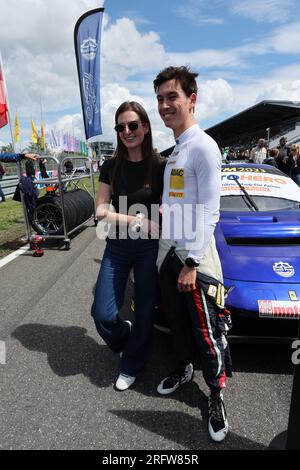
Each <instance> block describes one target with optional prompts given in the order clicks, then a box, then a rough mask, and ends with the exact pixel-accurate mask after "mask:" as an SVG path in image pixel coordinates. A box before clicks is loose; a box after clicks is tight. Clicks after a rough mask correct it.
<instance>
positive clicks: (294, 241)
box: [226, 237, 300, 246]
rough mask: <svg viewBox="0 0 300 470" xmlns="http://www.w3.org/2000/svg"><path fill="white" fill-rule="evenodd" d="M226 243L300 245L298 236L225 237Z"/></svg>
mask: <svg viewBox="0 0 300 470" xmlns="http://www.w3.org/2000/svg"><path fill="white" fill-rule="evenodd" d="M226 242H227V244H228V245H237V246H240V245H243V246H248V245H250V246H254V245H255V246H266V245H268V246H285V245H293V246H297V245H299V246H300V237H290V238H279V237H278V238H276V237H275V238H273V237H272V238H252V237H226Z"/></svg>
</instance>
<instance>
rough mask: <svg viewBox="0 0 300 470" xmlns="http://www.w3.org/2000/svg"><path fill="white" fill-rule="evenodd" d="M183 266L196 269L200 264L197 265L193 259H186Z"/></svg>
mask: <svg viewBox="0 0 300 470" xmlns="http://www.w3.org/2000/svg"><path fill="white" fill-rule="evenodd" d="M184 264H185V265H186V266H187V267H188V268H197V267H198V266H199V264H200V263H197V261H195V260H194V259H193V258H186V259H185V262H184Z"/></svg>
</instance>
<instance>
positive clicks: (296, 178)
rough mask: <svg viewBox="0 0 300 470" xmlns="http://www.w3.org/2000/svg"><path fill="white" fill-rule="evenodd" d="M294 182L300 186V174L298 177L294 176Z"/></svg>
mask: <svg viewBox="0 0 300 470" xmlns="http://www.w3.org/2000/svg"><path fill="white" fill-rule="evenodd" d="M293 180H294V181H295V183H296V184H297V185H298V186H300V174H298V175H294V176H293Z"/></svg>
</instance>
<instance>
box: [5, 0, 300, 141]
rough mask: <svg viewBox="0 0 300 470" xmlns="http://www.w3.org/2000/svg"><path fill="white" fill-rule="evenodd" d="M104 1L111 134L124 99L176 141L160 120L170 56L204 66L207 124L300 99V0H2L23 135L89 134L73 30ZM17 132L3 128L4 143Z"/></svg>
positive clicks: (8, 69)
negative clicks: (161, 83)
mask: <svg viewBox="0 0 300 470" xmlns="http://www.w3.org/2000/svg"><path fill="white" fill-rule="evenodd" d="M101 6H104V8H105V17H104V22H103V30H102V43H101V114H102V127H103V135H102V140H112V141H115V135H114V131H113V123H114V113H115V110H116V108H117V107H118V106H119V104H120V103H121V102H122V101H125V100H136V101H139V102H141V103H142V104H143V105H144V106H145V107H146V109H147V111H148V113H149V116H150V119H151V123H152V127H153V136H154V143H155V146H156V147H158V149H160V150H162V149H164V148H165V147H167V146H169V145H171V144H172V143H173V138H172V134H171V131H170V130H168V129H166V128H165V127H164V126H163V124H162V123H161V121H160V118H159V116H158V114H157V110H156V99H155V95H154V92H153V85H152V81H153V79H154V77H155V76H156V74H157V73H158V72H159V71H160V70H161V69H162V68H164V67H165V66H167V65H189V66H190V67H191V68H192V69H193V70H194V71H196V72H198V73H199V77H198V85H199V95H198V102H197V108H196V117H197V120H198V122H199V124H200V126H201V127H202V128H204V129H205V128H208V127H210V126H211V125H213V124H216V123H218V122H220V121H222V120H223V119H225V118H227V117H229V116H231V115H233V114H235V113H237V112H239V111H241V110H243V109H245V108H247V107H249V106H253V105H254V104H255V103H257V102H259V101H261V100H264V99H272V100H294V101H300V61H299V52H300V41H299V31H300V20H299V18H300V14H299V13H300V2H299V0H264V1H262V0H251V1H249V0H210V1H209V2H208V1H207V0H185V1H184V2H182V1H179V0H172V1H170V0H151V1H148V0H127V1H124V0H105V1H99V0H64V1H62V0H51V1H49V0H21V1H20V0H1V5H0V50H1V53H2V60H3V64H4V71H5V77H6V83H7V88H8V95H9V105H10V110H11V114H12V117H13V118H14V115H15V112H16V110H17V111H18V115H19V120H20V127H21V145H22V146H25V145H26V144H27V142H28V140H29V139H30V117H31V116H32V117H33V119H34V121H35V123H36V125H37V127H39V125H40V120H41V111H40V109H41V105H40V103H41V102H42V109H43V116H44V120H45V123H46V128H48V129H50V128H56V129H60V130H63V131H65V132H74V134H75V135H76V136H77V137H78V138H83V136H84V131H83V120H82V116H81V105H80V94H79V85H78V78H77V70H76V62H75V54H74V46H73V31H74V26H75V23H76V21H77V19H78V18H79V17H80V16H81V15H82V14H83V13H84V12H86V11H88V10H90V9H93V8H97V7H101ZM9 140H10V136H9V129H8V126H6V127H4V128H2V129H0V145H1V144H2V143H7V142H9Z"/></svg>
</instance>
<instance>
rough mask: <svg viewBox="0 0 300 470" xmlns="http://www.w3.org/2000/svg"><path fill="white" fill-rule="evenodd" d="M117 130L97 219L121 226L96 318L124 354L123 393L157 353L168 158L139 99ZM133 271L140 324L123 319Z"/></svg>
mask: <svg viewBox="0 0 300 470" xmlns="http://www.w3.org/2000/svg"><path fill="white" fill-rule="evenodd" d="M115 131H116V132H117V148H116V152H115V155H114V157H112V158H110V159H109V160H107V161H105V162H104V163H103V165H102V167H101V173H100V178H99V181H100V186H99V191H98V194H97V218H98V220H100V221H102V223H103V222H105V223H107V224H109V225H110V226H111V227H112V226H114V227H115V230H112V229H111V228H110V231H109V235H108V237H107V239H106V240H107V244H106V248H105V251H104V255H103V258H102V263H101V268H100V272H99V276H98V280H97V284H96V289H95V298H94V303H93V306H92V316H93V318H94V321H95V324H96V328H97V331H98V333H99V335H100V336H101V337H102V338H103V339H104V341H105V342H106V343H107V345H108V346H109V347H110V349H111V350H112V351H113V352H114V353H120V374H119V377H118V379H117V381H116V383H115V388H116V389H117V390H120V391H123V390H126V389H127V388H129V387H130V386H131V385H132V384H133V383H134V381H135V379H136V376H137V375H138V374H139V373H140V372H141V371H142V370H143V368H144V367H145V364H146V362H147V360H148V359H149V356H150V353H151V343H152V328H153V310H154V306H155V303H156V296H157V271H156V258H157V252H158V238H159V217H158V207H159V204H160V202H161V195H162V188H163V171H164V166H165V162H164V160H163V159H162V158H161V157H160V156H159V155H157V154H156V152H155V151H154V149H153V145H152V133H151V125H150V121H149V118H148V115H147V113H146V111H145V110H144V108H143V107H142V106H141V105H140V104H139V103H137V102H134V101H131V102H125V103H122V104H121V106H120V107H119V108H118V110H117V112H116V115H115ZM110 203H111V204H112V208H111V206H110ZM154 207H155V208H156V212H155V213H154V211H153V208H154ZM151 209H152V211H151ZM151 212H152V213H151ZM154 218H155V219H156V220H153V219H154ZM131 269H133V273H134V278H135V295H134V298H135V315H134V318H135V320H134V324H132V323H131V322H130V321H129V320H125V321H123V320H121V318H120V317H119V312H120V309H121V307H122V305H123V302H124V296H125V290H126V284H127V280H128V276H129V273H130V271H131Z"/></svg>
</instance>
